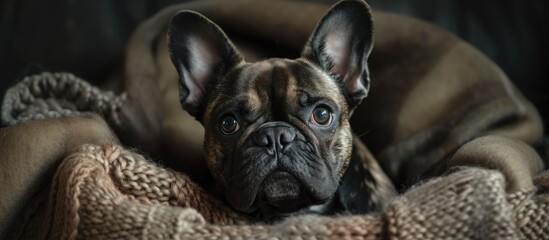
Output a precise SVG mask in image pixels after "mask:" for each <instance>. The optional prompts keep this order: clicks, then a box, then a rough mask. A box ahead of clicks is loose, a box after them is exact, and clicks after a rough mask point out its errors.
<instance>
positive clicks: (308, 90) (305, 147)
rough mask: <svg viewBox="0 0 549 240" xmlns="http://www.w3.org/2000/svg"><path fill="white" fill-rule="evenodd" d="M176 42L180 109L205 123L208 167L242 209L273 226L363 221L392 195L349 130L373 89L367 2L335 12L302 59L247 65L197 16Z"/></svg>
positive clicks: (172, 39)
mask: <svg viewBox="0 0 549 240" xmlns="http://www.w3.org/2000/svg"><path fill="white" fill-rule="evenodd" d="M168 42H169V43H168V45H169V50H170V56H171V59H172V62H173V63H174V65H175V67H176V69H177V71H178V73H179V76H180V81H179V82H180V101H181V104H182V106H183V108H184V109H185V110H186V111H187V112H189V113H190V114H191V115H192V116H194V117H195V118H196V119H197V120H198V121H200V122H201V123H202V124H203V126H204V128H205V143H204V145H205V153H206V162H207V165H208V167H209V169H210V171H211V173H212V175H213V176H214V177H215V179H216V181H217V183H218V185H219V186H220V188H221V191H222V192H223V194H224V196H225V198H226V200H227V201H228V203H229V204H230V205H231V206H232V207H234V208H235V209H236V210H238V211H241V212H244V213H248V214H251V215H256V216H259V217H261V218H264V219H271V218H273V217H277V216H281V215H284V214H288V213H293V212H305V211H312V212H320V213H333V212H338V211H343V210H347V211H350V212H354V213H357V212H367V211H371V210H374V209H376V208H378V207H379V206H380V205H381V204H382V202H383V198H385V197H387V196H389V195H390V192H391V191H392V190H390V189H391V187H389V186H391V185H390V183H389V180H387V178H386V177H385V176H380V174H379V173H381V172H382V171H381V170H379V167H378V166H377V163H375V161H374V160H373V158H372V157H371V155H370V154H369V153H368V151H367V149H366V148H365V147H364V146H362V145H361V143H360V142H359V140H358V139H357V138H354V137H353V133H352V131H351V128H350V125H349V118H350V116H351V114H352V113H353V110H354V109H355V108H356V107H357V106H358V104H359V103H360V102H361V101H362V99H363V98H365V97H366V96H367V94H368V90H369V84H370V79H369V72H368V67H367V63H366V61H367V59H368V55H369V53H370V51H371V50H372V46H373V42H374V39H373V22H372V15H371V12H370V9H369V7H368V5H367V4H366V3H365V2H363V1H342V2H340V3H338V4H336V5H335V6H334V7H333V8H332V9H331V10H330V11H329V12H328V13H327V14H326V15H325V16H324V17H323V18H322V20H321V21H320V23H319V24H318V26H317V27H316V29H315V30H314V32H313V34H312V36H311V37H310V39H309V42H308V43H307V45H306V46H305V48H304V50H303V52H302V55H301V57H300V58H298V59H278V58H272V59H266V60H262V61H258V62H253V63H250V62H245V61H244V60H243V57H242V55H241V54H239V52H238V51H237V49H236V48H235V46H234V45H233V44H232V43H231V41H230V40H229V39H228V38H227V36H226V35H225V34H224V33H223V31H222V30H221V29H220V28H219V27H218V26H217V25H216V24H214V23H213V22H211V21H210V20H208V19H207V18H206V17H204V16H202V15H200V14H198V13H196V12H192V11H181V12H179V13H177V14H176V15H175V16H174V17H173V18H172V19H171V22H170V24H169V28H168ZM349 165H351V166H352V167H350V166H349ZM348 169H349V170H348ZM371 169H375V170H376V172H377V173H375V174H372V172H371V171H370V170H371ZM359 176H360V178H359ZM364 178H366V179H367V181H366V182H363V181H362V180H361V179H364ZM377 188H380V190H379V191H376V189H377ZM338 189H339V191H338ZM350 189H352V190H350ZM381 189H383V190H381ZM342 192H345V193H342ZM315 205H316V206H315Z"/></svg>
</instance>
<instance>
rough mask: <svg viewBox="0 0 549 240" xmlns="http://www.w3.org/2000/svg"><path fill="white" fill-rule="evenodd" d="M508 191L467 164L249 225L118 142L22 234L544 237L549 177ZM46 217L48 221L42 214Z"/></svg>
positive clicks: (40, 208)
mask: <svg viewBox="0 0 549 240" xmlns="http://www.w3.org/2000/svg"><path fill="white" fill-rule="evenodd" d="M536 181H537V182H539V183H540V184H539V186H538V189H537V191H536V190H535V189H524V190H522V191H518V192H515V193H513V194H506V191H505V179H504V178H503V176H502V175H501V174H500V173H498V172H497V171H492V170H485V169H480V168H463V169H461V170H459V171H456V172H454V173H452V174H449V175H447V176H444V177H439V178H436V179H433V180H430V181H428V182H426V183H423V184H421V185H418V186H416V187H414V188H412V189H411V190H409V191H408V192H407V193H406V194H404V195H402V196H400V197H398V198H396V199H395V200H394V201H392V202H391V203H390V204H389V205H388V206H387V208H386V209H385V210H384V211H383V212H381V213H373V214H369V215H364V216H345V215H340V216H336V217H319V216H312V215H306V216H297V217H290V218H288V219H286V220H284V221H283V222H280V223H278V224H275V225H261V224H252V225H249V224H246V222H245V220H244V218H242V217H241V216H239V215H237V214H235V213H233V212H232V211H231V210H229V209H228V208H227V207H226V206H225V205H224V204H222V203H220V202H219V201H218V200H216V199H213V198H212V197H210V196H209V195H208V194H206V193H205V191H204V190H202V189H201V188H200V187H199V186H198V185H196V184H194V183H193V182H192V181H191V180H190V179H189V178H188V177H187V176H185V175H184V174H181V173H178V172H174V171H172V170H169V169H166V168H163V167H160V166H158V165H156V164H153V163H151V162H150V161H148V160H146V159H145V158H143V156H141V155H139V154H136V153H134V152H132V151H128V150H126V149H124V148H123V147H120V146H116V145H110V144H108V145H104V146H97V145H85V146H82V147H81V148H79V149H78V150H77V151H75V152H74V153H72V154H71V155H69V156H68V157H67V158H66V159H65V160H64V161H63V163H62V165H61V166H60V167H59V169H58V170H57V173H56V175H55V177H54V179H53V182H52V187H51V190H50V192H49V196H47V201H43V202H40V201H37V205H36V206H35V207H34V208H29V209H27V212H26V216H28V218H27V219H28V220H27V221H26V222H24V223H22V224H21V225H20V226H21V228H20V229H18V231H17V232H13V234H14V237H28V238H36V237H44V236H47V237H48V238H51V239H66V238H75V237H78V238H81V239H115V238H116V239H135V238H139V239H202V238H207V239H223V238H226V237H244V238H257V239H288V238H290V237H299V238H310V237H317V238H326V239H343V238H349V239H386V238H389V239H425V238H428V239H517V238H519V237H520V238H525V239H542V238H543V237H544V236H546V234H548V233H549V230H548V227H549V225H548V220H549V215H548V211H549V193H547V187H549V185H548V184H547V182H548V181H549V172H548V173H546V174H542V175H540V177H539V178H538V179H537V180H536ZM38 216H40V218H38Z"/></svg>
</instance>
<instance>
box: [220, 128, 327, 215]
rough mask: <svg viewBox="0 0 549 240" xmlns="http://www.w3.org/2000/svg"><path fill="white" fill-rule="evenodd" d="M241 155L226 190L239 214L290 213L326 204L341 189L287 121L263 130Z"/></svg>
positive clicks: (308, 143)
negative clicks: (258, 211)
mask: <svg viewBox="0 0 549 240" xmlns="http://www.w3.org/2000/svg"><path fill="white" fill-rule="evenodd" d="M239 150H240V151H239ZM239 150H237V151H235V152H236V154H235V156H234V159H233V162H232V166H231V168H230V169H231V170H230V171H231V172H230V178H229V181H228V184H227V191H226V195H227V200H228V201H229V203H231V205H232V206H233V207H234V208H235V209H237V210H239V211H243V212H254V211H256V210H260V211H262V212H265V214H269V213H266V212H273V213H275V212H276V213H284V212H292V211H295V210H298V209H300V208H303V207H306V206H309V205H312V204H319V203H323V202H326V201H327V200H329V199H330V197H331V196H332V195H333V193H334V192H335V191H336V189H337V185H338V184H337V180H336V178H335V177H334V176H333V174H332V171H331V170H330V168H329V166H328V165H327V164H326V162H325V161H324V160H323V158H322V157H321V156H320V153H319V151H318V149H317V147H316V146H314V145H313V144H312V143H311V141H307V138H306V137H305V136H304V135H303V134H302V133H301V132H300V131H299V130H298V129H296V128H295V127H294V126H292V125H290V124H288V123H286V122H268V123H265V124H263V125H261V126H260V127H258V128H257V129H256V130H255V131H254V132H252V133H251V134H250V135H249V136H248V137H247V138H246V139H245V140H244V142H243V144H241V146H240V148H239Z"/></svg>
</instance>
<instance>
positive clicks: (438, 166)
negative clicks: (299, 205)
mask: <svg viewBox="0 0 549 240" xmlns="http://www.w3.org/2000/svg"><path fill="white" fill-rule="evenodd" d="M228 2H229V1H218V2H214V3H215V4H214V3H211V2H210V3H208V1H200V2H197V3H192V4H189V5H176V6H173V7H170V8H167V9H166V10H164V11H161V12H160V13H159V14H157V15H156V16H154V17H152V18H151V19H150V20H148V21H147V22H145V23H143V24H142V25H141V26H140V27H139V28H138V29H137V30H136V32H135V33H134V35H133V36H132V38H131V39H130V42H129V43H128V53H127V56H126V57H127V59H126V62H125V66H126V72H125V74H124V75H125V78H124V86H123V90H124V91H125V92H126V93H127V95H126V93H123V94H120V95H116V94H114V93H112V92H106V91H102V90H99V89H98V88H96V87H94V86H92V85H90V84H88V83H86V82H85V81H84V80H82V79H79V78H77V77H75V76H73V75H71V74H68V73H42V74H38V75H32V76H27V77H26V78H25V79H23V81H22V82H21V83H19V84H18V85H16V86H14V87H13V88H11V89H10V90H9V91H8V92H6V94H5V97H4V100H3V103H2V115H1V117H2V125H3V126H7V127H6V128H2V129H0V139H1V140H4V139H8V140H9V139H10V138H9V137H10V136H12V137H13V136H21V133H22V132H23V131H24V130H27V129H28V126H29V125H30V124H33V123H34V125H33V126H38V127H40V126H42V125H45V124H46V123H44V122H41V121H39V120H40V119H50V120H51V121H50V122H48V123H52V122H53V123H61V124H60V126H59V125H56V127H55V128H53V131H52V132H54V133H56V132H58V131H66V129H71V130H74V128H69V126H67V127H66V128H64V126H63V124H65V123H66V121H65V120H64V119H67V118H69V119H76V120H75V121H77V122H78V121H80V120H81V119H88V118H95V117H94V116H96V115H99V116H101V117H102V119H104V120H105V121H106V122H107V123H108V126H107V124H104V125H101V124H100V125H99V127H100V128H101V129H102V130H105V129H106V130H109V129H110V128H112V129H113V130H114V131H115V132H116V136H117V137H118V138H120V139H121V142H122V143H124V144H125V145H123V146H121V145H120V144H119V143H118V142H117V141H116V140H110V139H109V140H108V141H107V142H108V143H107V144H103V143H104V142H105V141H100V142H101V144H87V145H83V146H80V147H79V148H77V149H74V148H72V147H70V148H69V147H68V145H67V146H65V145H64V144H66V143H62V142H55V141H49V142H48V141H47V138H48V137H49V135H47V136H42V135H40V132H37V133H35V132H30V133H29V134H27V135H25V136H27V138H26V139H23V140H21V139H20V141H19V142H17V144H15V147H12V146H13V145H10V144H8V142H7V141H5V140H4V141H0V165H1V166H2V167H3V168H0V179H1V180H3V181H0V185H2V187H5V185H4V184H5V183H13V182H17V183H19V184H22V183H27V182H31V183H32V184H30V185H32V186H20V189H23V190H28V189H29V188H32V187H35V186H34V184H35V183H34V182H32V181H9V180H10V178H15V177H21V178H31V177H34V175H38V173H37V172H36V171H35V169H32V168H30V167H21V166H20V165H17V164H16V163H17V161H20V162H22V161H23V160H25V163H27V162H28V163H29V164H31V165H32V166H34V165H38V166H42V165H45V164H42V163H40V162H39V161H41V160H42V159H40V158H39V157H40V156H38V157H36V158H31V159H21V158H6V157H5V156H6V154H5V153H6V152H7V153H10V152H17V153H21V152H23V153H25V152H31V153H32V152H34V151H36V149H38V148H39V147H42V148H46V149H56V150H60V151H59V154H57V155H55V154H54V156H61V157H60V158H61V160H60V161H57V160H56V159H54V160H55V161H54V160H51V159H50V160H51V161H52V162H51V164H49V165H48V166H47V167H52V166H53V167H52V168H53V169H54V170H55V175H54V177H53V178H40V179H47V181H48V182H45V183H43V185H45V186H44V187H40V188H38V190H39V191H38V193H37V194H36V193H35V191H28V192H32V197H27V196H29V195H31V194H26V195H23V194H20V195H18V194H13V193H11V192H3V194H7V195H8V196H13V197H12V198H11V202H9V203H8V204H5V203H4V202H0V234H5V233H7V234H8V236H7V237H8V239H17V238H30V239H39V238H48V239H59V238H62V239H63V238H70V239H74V238H82V239H113V238H114V239H135V238H143V239H200V238H204V239H217V238H219V239H227V238H257V239H288V238H296V239H299V238H325V239H344V238H349V239H387V238H389V239H517V238H524V239H544V238H546V236H547V235H549V226H548V224H547V222H548V220H549V215H548V211H549V191H548V189H549V172H544V173H541V174H540V173H539V169H540V168H541V167H540V166H539V165H540V159H539V156H537V154H536V153H535V151H533V149H531V147H530V146H529V145H527V144H526V143H528V144H534V143H535V142H536V141H538V139H539V138H540V136H541V132H542V131H541V120H540V119H539V116H538V115H537V113H536V111H535V109H533V108H532V106H531V104H530V103H529V102H527V101H526V100H525V99H524V98H523V97H522V96H521V95H520V93H519V92H518V91H517V90H516V89H515V88H514V87H513V85H512V83H510V81H509V80H508V79H507V78H506V77H505V75H504V74H503V73H502V72H501V70H499V69H498V68H497V67H496V66H495V65H494V64H493V63H491V62H490V61H488V60H487V59H486V58H485V57H484V56H482V54H480V53H478V52H477V51H476V50H475V49H474V48H471V47H470V46H469V45H467V44H465V43H463V42H462V41H459V39H456V38H455V37H453V36H451V35H449V34H448V33H447V32H444V31H441V30H440V29H437V28H434V27H432V26H430V25H427V24H425V23H421V22H418V21H416V20H413V19H408V18H403V17H398V16H395V15H390V14H384V13H379V12H377V13H376V21H377V23H379V24H377V25H376V29H377V33H376V38H377V40H376V46H377V47H376V48H375V49H374V52H373V58H372V61H373V64H372V72H373V74H374V75H373V76H374V79H376V82H375V83H374V86H373V88H372V95H371V96H369V98H368V100H367V102H366V104H365V105H364V107H365V108H366V110H362V109H360V110H357V112H356V113H355V115H356V117H355V121H358V122H359V123H361V124H358V125H356V126H357V127H358V128H357V129H355V130H358V131H359V132H358V133H359V134H361V135H363V136H364V139H365V140H368V141H370V142H368V141H366V142H367V143H368V146H369V147H371V149H373V152H374V155H375V156H376V157H377V158H378V160H380V163H381V164H382V165H383V166H384V167H385V169H384V170H386V171H388V172H389V174H390V176H392V178H393V180H394V181H395V182H397V184H398V186H401V185H402V184H403V183H405V184H412V185H413V186H412V187H410V188H404V189H405V192H404V193H402V194H401V195H399V196H396V197H395V198H394V199H392V200H391V201H389V202H387V204H386V206H385V208H383V209H382V210H380V211H379V212H373V213H370V214H368V215H350V214H346V213H341V214H340V215H337V216H316V215H301V216H292V217H288V218H286V219H284V220H282V221H281V222H278V223H275V224H263V223H258V222H252V221H250V220H249V219H246V218H245V216H242V215H239V214H238V213H235V212H233V211H232V210H231V209H230V208H229V207H228V205H225V203H223V202H222V200H220V199H217V198H216V197H214V196H212V195H210V194H208V192H207V191H206V189H204V188H203V187H202V186H204V185H200V184H198V181H197V180H195V179H197V178H196V177H195V176H193V178H191V177H190V176H191V175H199V174H201V173H200V172H199V170H200V169H199V168H198V167H189V166H194V165H193V164H192V159H191V154H188V153H189V152H178V154H180V155H178V158H177V159H178V160H184V161H185V162H186V163H189V164H188V165H187V166H186V167H184V168H181V169H178V170H179V171H174V170H171V169H170V168H167V167H165V166H164V165H159V164H158V163H155V162H153V160H157V159H150V158H148V157H145V156H143V155H142V154H140V153H138V152H136V151H134V150H131V148H130V147H128V146H134V145H132V144H128V143H132V140H133V141H135V142H133V143H136V144H135V146H142V148H141V149H140V151H144V152H146V153H147V154H148V155H151V156H155V154H151V151H149V150H150V149H147V147H148V146H149V145H150V146H154V144H156V143H158V142H164V143H168V144H172V146H176V147H173V148H172V150H173V149H176V150H182V149H183V148H182V147H181V146H187V147H188V148H185V149H183V150H185V151H187V150H188V149H190V148H193V147H194V146H193V145H192V144H181V143H182V142H184V141H182V140H188V139H191V140H194V141H198V142H200V138H199V137H197V136H198V135H199V134H195V133H196V132H193V134H187V133H190V131H187V130H188V129H187V130H185V131H183V130H181V131H180V132H179V130H180V129H178V128H176V127H177V126H187V127H189V126H190V127H189V128H195V127H194V126H195V125H191V124H187V123H186V122H185V123H184V122H183V121H184V118H183V117H182V116H181V115H182V112H183V111H182V110H181V107H180V105H179V102H178V101H177V88H176V87H174V86H176V85H174V82H176V81H177V80H176V78H175V75H174V74H176V73H175V70H174V69H173V66H172V65H171V63H169V62H168V61H167V55H166V53H167V49H166V46H165V45H166V44H165V43H164V42H163V41H157V40H158V39H161V38H162V34H163V29H164V27H165V25H166V23H167V21H168V20H169V17H170V16H171V15H172V14H173V13H174V12H176V11H178V10H181V9H193V10H202V12H203V13H204V14H206V15H208V17H211V18H212V19H214V20H215V21H217V22H220V23H224V24H225V25H227V26H224V27H228V28H231V26H232V29H233V30H235V29H236V30H241V31H244V32H247V33H248V34H252V35H254V36H258V37H261V36H263V37H266V38H273V37H274V36H281V38H280V42H278V40H277V43H280V44H281V45H282V44H285V45H287V47H289V48H292V49H294V50H295V49H297V48H299V47H300V46H301V45H302V43H303V41H305V39H306V36H308V34H309V31H310V29H312V27H314V24H315V23H316V21H317V19H318V18H319V17H320V16H321V15H322V13H323V11H326V10H327V6H324V5H322V6H320V5H309V4H305V3H300V2H295V1H289V2H286V1H282V0H280V1H259V2H257V4H256V3H255V2H254V3H253V4H252V3H250V2H249V1H246V0H242V1H234V2H233V1H230V4H229V3H228ZM209 4H212V5H209ZM220 4H221V5H220ZM223 4H225V5H223ZM287 4H297V5H299V6H293V7H288V5H287ZM214 6H215V7H214ZM221 6H224V7H221ZM250 6H252V7H250ZM273 11H278V12H280V13H288V11H289V12H291V11H294V12H293V13H291V17H280V16H279V15H276V16H275V17H274V18H273V19H271V20H272V21H264V19H263V18H268V17H269V16H271V15H270V14H264V13H272V12H273ZM295 11H298V13H295ZM271 17H272V16H271ZM294 17H297V18H299V19H293V18H294ZM289 22H291V23H294V24H293V25H292V24H289ZM277 26H278V27H279V26H288V29H285V30H284V31H282V32H281V31H280V29H279V30H278V31H277V30H276V27H277ZM410 29H414V31H410ZM417 29H420V30H421V31H416V30H417ZM237 33H238V32H237ZM416 33H417V34H416ZM412 50H414V52H411V51H412ZM296 51H298V50H296ZM408 51H410V52H408ZM261 57H263V56H259V58H261ZM419 65H421V66H420V67H421V68H418V66H419ZM403 76H406V77H403ZM447 76H451V77H447ZM440 79H442V80H443V81H439V80H440ZM411 80H413V81H411ZM448 86H452V87H448ZM426 90H429V92H430V93H438V92H441V91H442V92H443V93H444V94H423V93H425V92H426ZM427 95H428V96H427ZM361 115H363V116H361ZM37 120H38V121H37ZM401 120H406V121H401ZM101 121H102V120H101ZM101 121H99V122H101ZM78 123H82V121H80V122H78ZM83 123H84V124H88V123H89V122H87V121H84V122H83ZM103 123H104V122H103ZM25 124H29V125H25ZM18 126H23V127H19V128H17V127H18ZM78 126H79V127H82V125H78ZM84 126H85V127H86V125H84ZM174 126H175V127H174ZM26 127H27V128H26ZM93 127H97V126H93ZM25 128H26V129H25ZM90 128H92V127H90ZM361 128H368V129H366V130H368V131H365V129H361ZM369 129H372V131H371V132H369ZM34 130H36V131H38V130H40V128H35V129H34ZM191 130H192V129H191ZM27 133H28V132H27ZM363 133H368V134H363ZM10 134H11V135H10ZM5 136H8V137H7V138H4V137H5ZM482 136H484V137H482ZM38 137H42V138H45V139H46V140H43V141H42V145H41V146H35V145H32V144H31V143H33V142H32V141H31V140H33V139H35V138H38ZM70 137H71V138H68V139H69V140H71V141H72V140H74V139H85V138H86V137H87V135H79V134H75V135H71V136H70ZM479 137H480V138H479ZM52 139H56V138H54V137H53V136H52ZM75 142H78V141H75ZM89 142H94V141H89ZM186 143H189V142H186ZM158 149H160V152H162V151H164V150H165V148H158ZM15 155H16V156H26V155H24V154H19V155H17V154H15ZM7 156H10V155H7ZM33 156H35V155H33ZM54 162H55V163H54ZM59 162H60V165H59V166H58V165H57V164H58V163H59ZM464 163H466V164H464ZM14 166H15V167H14ZM10 167H11V168H10ZM433 169H434V170H436V171H432V172H433V175H432V176H434V177H433V178H431V179H428V180H421V181H418V179H419V178H418V176H422V177H425V175H427V174H426V173H427V172H428V171H429V170H433ZM536 169H538V170H536ZM14 173H18V174H16V175H18V176H14ZM534 177H535V178H534ZM33 179H34V178H33ZM6 189H7V188H6ZM10 189H17V188H10ZM33 190H36V189H33ZM3 191H4V190H3ZM21 196H24V197H21ZM8 198H9V197H8ZM0 199H5V198H4V197H3V196H0ZM12 203H19V205H20V206H23V207H22V212H23V213H20V211H19V209H15V210H14V211H12V212H13V213H8V214H4V211H5V210H6V209H7V210H11V208H16V207H14V205H16V204H12ZM8 212H9V211H8ZM10 214H11V215H10ZM5 215H8V217H6V216H5ZM14 215H16V217H17V221H15V220H14V219H15V218H14V217H13V216H14ZM6 219H7V221H8V222H9V223H10V225H9V226H8V225H4V223H5V222H6ZM8 227H9V228H8ZM0 237H2V236H1V235H0Z"/></svg>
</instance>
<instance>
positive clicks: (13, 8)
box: [0, 0, 549, 133]
mask: <svg viewBox="0 0 549 240" xmlns="http://www.w3.org/2000/svg"><path fill="white" fill-rule="evenodd" d="M177 2H182V1H176V0H93V1H74V0H48V1H44V0H3V1H0V72H1V73H2V75H1V77H0V95H2V94H1V93H3V92H4V91H5V89H6V88H7V87H9V86H11V85H12V84H14V83H15V82H16V81H17V78H18V76H20V75H22V74H23V73H24V69H25V67H26V66H28V65H29V64H32V63H37V64H40V65H42V66H44V67H46V68H48V69H52V70H64V71H70V72H73V73H75V74H76V75H78V76H80V77H83V78H84V79H86V80H88V81H91V82H94V83H96V84H100V83H101V82H102V81H104V79H106V77H107V76H109V75H111V74H113V73H114V71H115V70H116V69H119V67H120V66H121V65H120V64H121V62H122V56H123V52H124V46H125V43H126V40H127V39H128V37H129V35H130V34H131V32H132V30H133V29H134V28H135V27H136V26H137V24H138V23H140V22H141V21H143V20H144V19H145V18H147V17H149V16H151V15H153V14H154V13H156V12H157V11H158V10H159V9H161V8H163V7H165V6H167V5H170V4H173V3H177ZM322 2H327V3H333V2H335V1H330V0H323V1H322ZM368 3H369V4H370V5H371V6H372V7H373V8H374V9H376V10H384V11H389V12H397V13H402V14H405V15H410V16H415V17H418V18H421V19H424V20H426V21H429V22H432V23H435V24H437V25H439V26H442V27H444V28H446V29H448V30H450V31H452V32H454V33H455V34H457V35H458V36H460V37H461V38H463V39H465V40H466V41H468V42H470V43H471V44H473V45H474V46H476V47H477V48H479V49H480V50H481V51H483V52H484V53H485V54H486V55H488V57H490V58H491V59H492V60H494V61H495V62H496V63H497V64H498V65H499V66H501V67H502V69H503V70H504V71H505V72H506V73H507V74H508V75H509V77H510V78H511V79H512V80H513V82H514V83H515V84H516V85H517V86H518V87H519V89H521V90H522V92H523V93H524V94H525V95H526V97H527V98H528V99H530V100H531V101H532V102H533V103H534V104H535V105H536V107H537V108H538V110H540V112H541V114H542V117H543V118H544V121H545V128H546V133H547V129H548V128H549V127H548V123H547V122H548V119H549V107H548V105H549V87H548V86H547V85H548V83H547V82H548V81H547V80H548V78H549V70H548V68H549V66H548V63H549V59H548V54H549V47H548V46H547V43H549V39H548V30H549V26H548V22H549V17H548V16H549V15H548V10H549V4H548V1H547V0H521V1H518V0H476V1H470V0H415V1H409V0H370V1H368Z"/></svg>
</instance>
